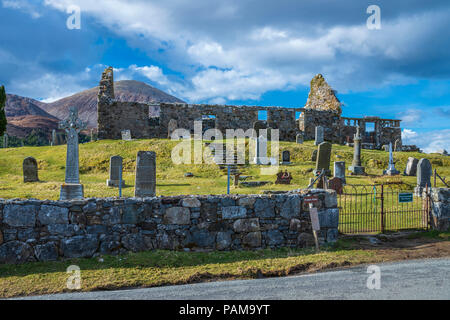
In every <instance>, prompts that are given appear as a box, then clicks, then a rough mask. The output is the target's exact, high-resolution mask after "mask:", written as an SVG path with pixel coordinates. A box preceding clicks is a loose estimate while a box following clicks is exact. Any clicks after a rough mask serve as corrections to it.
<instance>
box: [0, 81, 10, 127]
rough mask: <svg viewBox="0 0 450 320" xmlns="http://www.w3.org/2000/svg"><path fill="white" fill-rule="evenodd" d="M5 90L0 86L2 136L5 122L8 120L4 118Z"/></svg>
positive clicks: (0, 125)
mask: <svg viewBox="0 0 450 320" xmlns="http://www.w3.org/2000/svg"><path fill="white" fill-rule="evenodd" d="M5 105H6V92H5V87H4V86H1V87H0V136H3V135H4V134H5V133H6V124H7V123H8V121H7V120H6V112H5Z"/></svg>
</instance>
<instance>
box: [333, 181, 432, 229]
mask: <svg viewBox="0 0 450 320" xmlns="http://www.w3.org/2000/svg"><path fill="white" fill-rule="evenodd" d="M338 206H339V232H341V233H345V234H357V233H380V232H381V233H383V232H388V231H398V230H405V229H428V225H429V212H430V199H429V192H428V188H427V189H426V190H425V192H424V194H423V196H422V197H419V196H416V195H415V194H414V191H413V190H411V188H410V187H408V186H407V185H404V184H379V185H368V186H365V185H346V186H345V187H344V188H343V193H342V194H340V195H338Z"/></svg>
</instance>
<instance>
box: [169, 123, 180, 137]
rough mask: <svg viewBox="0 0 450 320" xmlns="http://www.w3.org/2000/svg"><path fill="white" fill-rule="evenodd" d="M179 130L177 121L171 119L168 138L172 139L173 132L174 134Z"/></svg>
mask: <svg viewBox="0 0 450 320" xmlns="http://www.w3.org/2000/svg"><path fill="white" fill-rule="evenodd" d="M177 128H178V123H177V120H175V119H170V120H169V123H168V124H167V138H168V139H170V138H171V137H172V132H174V131H175V130H176V129H177Z"/></svg>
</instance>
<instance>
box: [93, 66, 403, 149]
mask: <svg viewBox="0 0 450 320" xmlns="http://www.w3.org/2000/svg"><path fill="white" fill-rule="evenodd" d="M97 104H98V105H97V112H98V137H99V139H120V138H121V132H122V131H123V130H130V131H131V135H132V137H133V138H136V139H148V138H167V137H169V136H170V134H171V131H173V130H174V129H176V128H184V129H187V130H190V131H191V132H193V131H194V121H202V124H203V129H204V130H205V129H209V128H217V129H219V130H220V131H221V132H223V133H225V131H226V129H243V130H244V131H245V130H248V129H252V128H255V127H256V126H257V127H258V129H261V128H272V129H278V130H279V139H280V140H281V141H295V140H296V136H297V135H298V134H302V135H303V138H304V139H305V140H312V139H314V136H315V127H316V126H321V127H323V128H324V139H325V140H326V141H329V142H332V143H340V144H345V143H352V142H353V136H354V134H355V133H356V128H357V126H359V127H360V131H361V133H362V143H363V146H364V147H366V148H370V149H380V148H382V146H383V145H387V144H389V143H390V142H392V143H393V144H394V143H396V145H397V147H401V128H400V121H401V120H396V119H381V118H379V117H375V116H370V117H369V116H365V117H362V118H350V117H343V116H341V113H342V109H341V102H340V101H339V99H338V98H337V97H336V94H335V91H334V90H333V89H332V88H331V87H330V86H329V85H328V83H327V82H326V81H325V79H324V78H323V76H322V75H321V74H318V75H316V76H315V77H314V78H313V79H312V80H311V91H310V93H309V96H308V100H307V102H306V104H305V106H304V107H302V108H300V107H299V108H297V107H294V108H286V107H272V106H266V107H262V106H230V105H207V104H185V103H155V104H145V103H138V102H120V101H116V100H115V98H114V75H113V68H112V67H109V68H107V69H105V71H104V72H103V74H102V78H101V80H100V85H99V92H98V100H97ZM262 118H264V119H262Z"/></svg>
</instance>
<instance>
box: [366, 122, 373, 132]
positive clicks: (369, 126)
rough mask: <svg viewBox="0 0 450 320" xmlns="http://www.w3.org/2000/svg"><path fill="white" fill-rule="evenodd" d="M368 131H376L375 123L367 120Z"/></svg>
mask: <svg viewBox="0 0 450 320" xmlns="http://www.w3.org/2000/svg"><path fill="white" fill-rule="evenodd" d="M366 132H375V123H373V122H366Z"/></svg>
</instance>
